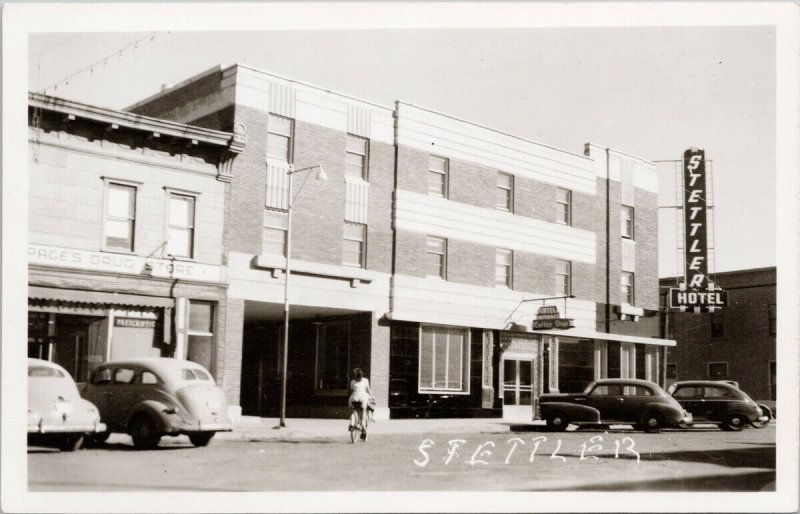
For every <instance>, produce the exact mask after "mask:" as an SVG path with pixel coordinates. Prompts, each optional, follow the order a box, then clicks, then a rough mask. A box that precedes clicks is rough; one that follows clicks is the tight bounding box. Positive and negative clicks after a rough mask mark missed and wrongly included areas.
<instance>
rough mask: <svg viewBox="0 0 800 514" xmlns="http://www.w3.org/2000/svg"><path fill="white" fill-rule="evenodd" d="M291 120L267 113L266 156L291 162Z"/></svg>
mask: <svg viewBox="0 0 800 514" xmlns="http://www.w3.org/2000/svg"><path fill="white" fill-rule="evenodd" d="M292 124H293V122H292V120H290V119H289V118H284V117H283V116H276V115H274V114H270V115H269V119H268V120H267V158H268V159H275V160H278V161H282V162H292V128H293V127H292Z"/></svg>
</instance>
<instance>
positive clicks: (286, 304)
mask: <svg viewBox="0 0 800 514" xmlns="http://www.w3.org/2000/svg"><path fill="white" fill-rule="evenodd" d="M313 169H319V171H318V172H317V177H316V178H317V180H328V176H327V175H326V174H325V170H324V169H323V168H322V165H321V164H317V165H314V166H309V167H307V168H300V169H295V168H294V165H289V171H287V172H286V175H288V177H289V191H288V196H289V198H288V203H287V208H286V218H287V219H286V270H285V272H286V280H285V281H284V289H283V366H282V369H283V376H282V380H281V420H280V423H279V424H278V427H277V428H283V427H285V426H286V382H287V380H288V368H289V277H290V276H291V267H292V205H293V204H294V198H293V197H292V195H293V193H292V181H293V178H294V174H295V173H300V172H301V171H309V170H313ZM301 187H302V185H301Z"/></svg>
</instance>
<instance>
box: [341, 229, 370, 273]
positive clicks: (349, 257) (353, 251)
mask: <svg viewBox="0 0 800 514" xmlns="http://www.w3.org/2000/svg"><path fill="white" fill-rule="evenodd" d="M366 240H367V226H366V225H362V224H360V223H345V224H344V242H343V244H342V263H343V264H345V265H346V266H357V267H359V268H363V267H364V254H365V253H366V252H365V249H366V244H365V243H366Z"/></svg>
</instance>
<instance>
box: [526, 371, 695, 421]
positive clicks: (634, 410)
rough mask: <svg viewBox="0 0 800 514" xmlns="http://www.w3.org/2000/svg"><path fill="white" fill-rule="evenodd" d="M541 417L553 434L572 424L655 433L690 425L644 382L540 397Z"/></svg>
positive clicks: (614, 381)
mask: <svg viewBox="0 0 800 514" xmlns="http://www.w3.org/2000/svg"><path fill="white" fill-rule="evenodd" d="M539 401H540V410H541V416H542V418H543V419H544V420H546V421H547V427H548V428H549V429H550V430H553V431H560V430H566V429H567V426H568V425H569V424H570V423H575V424H579V425H580V424H595V425H597V424H604V425H606V424H612V423H614V424H630V425H633V427H634V428H636V429H639V430H645V431H647V432H658V431H659V430H660V429H661V428H662V427H669V426H678V425H682V424H684V423H688V422H689V421H691V415H689V414H688V413H687V412H686V411H684V410H683V408H682V407H681V406H680V404H679V403H678V402H677V401H675V399H674V398H672V397H671V396H669V395H668V394H667V393H666V391H664V390H663V389H661V387H659V386H658V385H657V384H654V383H653V382H648V381H646V380H636V379H623V378H610V379H603V380H598V381H596V382H592V383H591V384H589V385H588V386H587V387H586V389H585V390H584V391H583V392H581V393H576V394H544V395H542V396H541V398H540V400H539Z"/></svg>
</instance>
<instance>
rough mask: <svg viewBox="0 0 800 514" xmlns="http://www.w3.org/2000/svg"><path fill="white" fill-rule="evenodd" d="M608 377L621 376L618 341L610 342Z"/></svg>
mask: <svg viewBox="0 0 800 514" xmlns="http://www.w3.org/2000/svg"><path fill="white" fill-rule="evenodd" d="M607 376H608V378H621V376H622V375H620V351H619V342H618V341H609V342H608V375H607Z"/></svg>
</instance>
